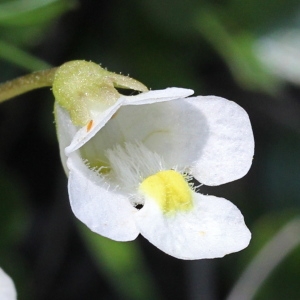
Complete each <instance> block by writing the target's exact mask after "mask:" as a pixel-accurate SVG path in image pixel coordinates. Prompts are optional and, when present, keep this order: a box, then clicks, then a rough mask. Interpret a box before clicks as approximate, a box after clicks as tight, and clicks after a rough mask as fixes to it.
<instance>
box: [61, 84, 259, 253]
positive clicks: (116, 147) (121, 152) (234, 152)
mask: <svg viewBox="0 0 300 300" xmlns="http://www.w3.org/2000/svg"><path fill="white" fill-rule="evenodd" d="M191 94H193V91H192V90H187V89H181V88H169V89H166V90H158V91H149V92H145V93H141V94H139V95H136V96H121V97H120V98H119V99H118V100H117V101H116V102H115V103H114V104H113V105H111V106H110V107H109V108H107V109H106V110H104V111H103V112H99V113H98V115H96V114H94V119H93V120H91V121H90V122H89V123H88V124H87V125H86V126H83V127H81V128H79V129H78V127H76V126H74V125H73V123H72V121H71V119H70V117H69V113H68V112H67V111H66V110H65V109H63V108H62V107H61V106H60V105H59V104H56V106H55V113H56V122H57V131H58V138H59V142H60V150H61V156H62V160H63V163H64V166H65V169H66V171H67V173H68V177H69V181H68V189H69V197H70V203H71V207H72V210H73V212H74V214H75V215H76V217H77V218H78V219H79V220H81V221H82V222H83V223H85V224H86V225H87V226H88V227H89V228H90V229H91V230H93V231H94V232H96V233H98V234H101V235H103V236H105V237H108V238H111V239H113V240H117V241H130V240H133V239H135V238H136V237H137V236H138V235H139V233H141V234H142V235H143V236H144V237H145V238H147V239H148V240H149V241H150V242H151V243H152V244H154V245H155V246H156V247H158V248H159V249H161V250H162V251H164V252H166V253H168V254H170V255H172V256H174V257H177V258H181V259H201V258H215V257H222V256H224V255H226V254H228V253H232V252H236V251H239V250H241V249H243V248H245V247H247V245H248V244H249V241H250V239H251V233H250V231H249V230H248V228H247V227H246V225H245V223H244V218H243V216H242V214H241V213H240V211H239V210H238V208H237V207H236V206H235V205H233V204H232V203H231V202H229V201H228V200H226V199H223V198H218V197H214V196H207V195H202V194H199V193H196V192H195V191H194V188H193V187H192V186H191V184H189V183H188V180H189V179H190V178H191V176H193V177H194V178H196V179H197V180H198V181H199V182H200V183H201V184H205V185H212V186H213V185H220V184H223V183H226V182H230V181H233V180H236V179H238V178H241V177H242V176H244V175H245V174H246V173H247V172H248V170H249V168H250V166H251V163H252V158H253V151H254V140H253V134H252V129H251V125H250V121H249V118H248V115H247V113H246V112H245V111H244V110H243V109H242V108H241V107H240V106H238V105H237V104H236V103H234V102H231V101H228V100H226V99H223V98H219V97H215V96H207V97H202V96H198V97H190V98H186V97H187V96H190V95H191Z"/></svg>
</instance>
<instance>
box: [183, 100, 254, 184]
mask: <svg viewBox="0 0 300 300" xmlns="http://www.w3.org/2000/svg"><path fill="white" fill-rule="evenodd" d="M183 101H185V102H187V103H189V104H192V105H193V107H194V109H196V110H199V111H200V112H201V114H202V115H203V116H204V117H205V119H206V123H207V126H208V127H207V128H206V129H205V130H207V133H206V135H207V140H206V142H205V144H204V145H203V148H202V149H201V156H200V157H199V158H198V159H197V160H196V161H195V164H194V166H193V167H192V169H191V173H192V175H193V176H194V177H195V178H197V179H198V180H199V181H200V182H201V183H203V184H206V185H219V184H223V183H226V182H230V181H233V180H236V179H239V178H241V177H243V176H244V175H245V174H246V173H247V172H248V170H249V168H250V166H251V164H252V159H253V154H254V138H253V133H252V128H251V124H250V120H249V117H248V114H247V113H246V112H245V110H244V109H243V108H241V107H240V106H239V105H237V104H236V103H235V102H232V101H228V100H227V99H224V98H220V97H215V96H207V97H192V98H187V99H184V100H183ZM191 155H193V156H196V155H194V154H192V153H191Z"/></svg>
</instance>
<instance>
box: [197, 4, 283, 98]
mask: <svg viewBox="0 0 300 300" xmlns="http://www.w3.org/2000/svg"><path fill="white" fill-rule="evenodd" d="M196 26H197V28H198V30H199V32H200V33H201V34H202V36H203V37H204V38H205V39H206V40H207V41H208V42H209V43H210V44H211V45H212V46H213V48H214V49H215V51H216V52H217V53H218V54H219V55H220V56H221V57H222V58H223V59H224V61H225V62H226V64H227V65H228V67H229V69H230V71H231V73H232V75H233V76H234V78H235V80H236V81H237V82H238V83H240V85H242V86H243V87H245V88H247V89H250V90H258V91H263V92H267V93H271V94H274V93H275V92H277V90H278V87H279V80H277V79H276V77H275V76H273V75H272V74H271V73H270V72H268V71H267V70H266V68H265V67H264V66H263V65H262V63H261V62H260V61H259V60H258V58H257V57H256V55H255V53H254V52H253V44H254V42H255V37H254V36H253V35H252V34H250V33H247V32H246V31H240V33H239V34H236V35H232V34H230V33H229V31H228V30H227V29H226V28H225V25H224V24H223V23H222V21H221V20H220V19H219V18H218V15H217V14H215V12H214V11H213V10H210V9H205V8H203V9H201V11H199V15H198V17H197V20H196Z"/></svg>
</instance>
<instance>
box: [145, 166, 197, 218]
mask: <svg viewBox="0 0 300 300" xmlns="http://www.w3.org/2000/svg"><path fill="white" fill-rule="evenodd" d="M140 191H141V192H142V193H143V194H144V195H145V196H148V197H150V198H151V199H153V200H155V201H156V202H157V204H158V205H159V206H160V207H161V209H162V211H163V212H164V213H166V214H169V213H173V212H177V211H188V210H190V209H191V208H192V207H193V201H192V189H191V187H190V186H189V184H188V183H187V181H186V180H185V178H184V176H183V175H182V174H180V173H178V172H176V171H174V170H167V171H160V172H158V173H156V174H154V175H151V176H149V177H147V178H146V179H145V180H144V181H143V182H142V183H141V184H140Z"/></svg>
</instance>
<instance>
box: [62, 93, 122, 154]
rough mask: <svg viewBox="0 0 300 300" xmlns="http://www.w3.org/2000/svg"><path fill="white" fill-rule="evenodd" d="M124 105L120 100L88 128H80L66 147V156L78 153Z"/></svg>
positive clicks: (97, 117)
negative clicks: (74, 152)
mask: <svg viewBox="0 0 300 300" xmlns="http://www.w3.org/2000/svg"><path fill="white" fill-rule="evenodd" d="M122 103H123V100H122V98H120V99H119V100H118V101H117V102H116V103H115V104H114V105H112V106H111V107H110V108H108V109H106V110H105V111H104V112H102V113H100V114H98V115H97V116H96V117H95V119H94V120H91V123H90V124H89V123H88V124H87V125H86V126H84V127H82V128H80V129H79V130H78V131H77V133H76V134H75V136H74V138H73V140H72V142H71V144H70V145H69V146H68V147H66V149H65V153H66V155H67V156H68V155H69V154H70V153H71V152H73V151H76V150H77V149H79V148H80V147H81V146H83V145H84V144H85V143H86V142H88V141H89V140H90V139H91V138H92V137H93V136H94V135H95V134H96V133H97V132H98V131H99V130H100V129H101V128H102V127H103V126H104V125H105V124H106V123H107V121H108V120H109V119H110V118H111V117H112V116H113V115H114V113H115V112H116V111H117V110H118V109H119V108H120V107H121V105H122Z"/></svg>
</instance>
